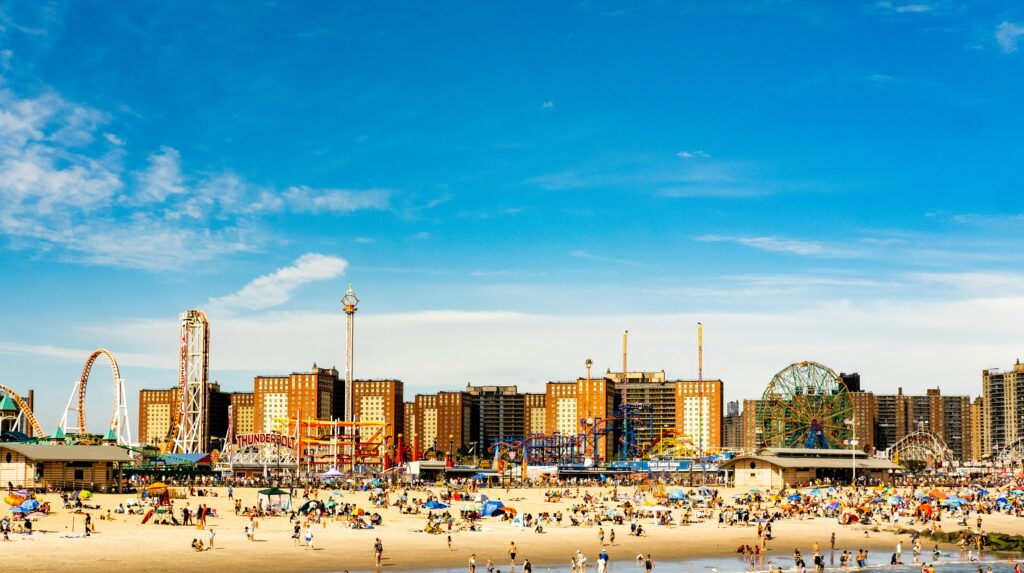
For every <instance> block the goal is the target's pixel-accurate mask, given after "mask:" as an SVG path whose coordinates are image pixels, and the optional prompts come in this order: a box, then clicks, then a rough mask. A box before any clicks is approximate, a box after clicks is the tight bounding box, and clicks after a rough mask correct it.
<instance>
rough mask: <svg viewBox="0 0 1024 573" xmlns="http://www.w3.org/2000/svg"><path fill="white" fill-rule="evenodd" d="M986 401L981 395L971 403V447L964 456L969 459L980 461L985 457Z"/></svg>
mask: <svg viewBox="0 0 1024 573" xmlns="http://www.w3.org/2000/svg"><path fill="white" fill-rule="evenodd" d="M984 432H985V401H984V399H983V398H982V397H981V396H978V397H977V398H975V399H974V402H973V403H971V440H970V444H971V448H970V452H969V453H968V454H967V455H966V456H964V457H965V458H966V459H968V460H974V461H980V460H981V459H982V458H984V457H985V435H984Z"/></svg>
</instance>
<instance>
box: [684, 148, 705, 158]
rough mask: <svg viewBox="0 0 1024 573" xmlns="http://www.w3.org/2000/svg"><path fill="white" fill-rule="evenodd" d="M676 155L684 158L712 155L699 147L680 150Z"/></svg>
mask: <svg viewBox="0 0 1024 573" xmlns="http://www.w3.org/2000/svg"><path fill="white" fill-rule="evenodd" d="M676 157H682V158H683V159H698V158H700V159H707V158H710V157H711V156H710V155H708V154H707V152H705V151H703V150H701V149H698V150H696V151H680V152H679V153H677V154H676Z"/></svg>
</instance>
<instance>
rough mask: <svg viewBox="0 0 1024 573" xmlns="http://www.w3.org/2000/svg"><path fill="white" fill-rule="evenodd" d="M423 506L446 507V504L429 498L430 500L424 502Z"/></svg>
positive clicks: (429, 507) (430, 507)
mask: <svg viewBox="0 0 1024 573" xmlns="http://www.w3.org/2000/svg"><path fill="white" fill-rule="evenodd" d="M423 507H425V508H427V509H448V504H446V503H441V502H439V501H434V500H431V501H428V502H427V503H424V504H423Z"/></svg>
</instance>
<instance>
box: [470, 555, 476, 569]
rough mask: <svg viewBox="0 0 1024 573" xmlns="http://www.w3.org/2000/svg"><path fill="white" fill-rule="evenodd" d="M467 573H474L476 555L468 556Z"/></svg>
mask: <svg viewBox="0 0 1024 573" xmlns="http://www.w3.org/2000/svg"><path fill="white" fill-rule="evenodd" d="M469 573H476V553H474V554H472V555H470V556H469Z"/></svg>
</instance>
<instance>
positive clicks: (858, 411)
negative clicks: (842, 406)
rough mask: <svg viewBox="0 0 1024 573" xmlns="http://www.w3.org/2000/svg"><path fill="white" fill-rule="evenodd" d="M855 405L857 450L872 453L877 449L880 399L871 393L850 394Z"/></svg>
mask: <svg viewBox="0 0 1024 573" xmlns="http://www.w3.org/2000/svg"><path fill="white" fill-rule="evenodd" d="M850 402H851V403H852V405H853V423H854V428H853V437H854V439H856V440H857V448H858V449H860V450H863V451H865V452H870V451H872V450H873V449H874V447H875V425H876V424H877V423H878V399H877V398H876V397H875V395H874V394H872V393H871V392H850Z"/></svg>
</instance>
